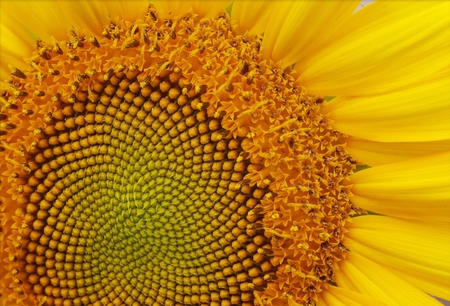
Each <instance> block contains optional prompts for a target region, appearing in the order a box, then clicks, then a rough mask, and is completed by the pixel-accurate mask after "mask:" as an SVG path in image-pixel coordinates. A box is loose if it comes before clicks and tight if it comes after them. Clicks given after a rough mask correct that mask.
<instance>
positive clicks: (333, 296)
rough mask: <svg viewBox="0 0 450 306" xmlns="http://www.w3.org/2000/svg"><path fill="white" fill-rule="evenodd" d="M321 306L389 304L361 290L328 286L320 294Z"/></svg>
mask: <svg viewBox="0 0 450 306" xmlns="http://www.w3.org/2000/svg"><path fill="white" fill-rule="evenodd" d="M318 305H320V306H367V305H371V306H387V304H385V303H383V302H381V301H379V300H377V299H376V298H374V297H371V296H368V295H365V294H361V293H359V292H356V291H353V290H348V289H345V288H340V287H336V286H328V287H327V289H326V290H324V291H323V292H322V294H321V295H320V296H319V303H318Z"/></svg>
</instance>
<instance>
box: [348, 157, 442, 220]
mask: <svg viewBox="0 0 450 306" xmlns="http://www.w3.org/2000/svg"><path fill="white" fill-rule="evenodd" d="M351 180H352V183H353V188H352V192H353V194H354V196H353V197H352V201H353V202H354V203H355V204H356V205H358V206H360V207H362V208H364V209H366V210H369V211H372V212H375V213H379V214H385V215H389V216H397V217H400V218H406V219H415V220H429V221H445V222H449V221H450V220H449V219H450V205H449V203H450V152H449V151H446V152H442V153H436V154H432V155H426V156H421V157H418V158H413V159H409V160H406V161H403V162H398V163H393V164H387V165H383V166H378V167H373V168H370V169H366V170H363V171H360V172H357V173H355V174H354V175H352V176H351Z"/></svg>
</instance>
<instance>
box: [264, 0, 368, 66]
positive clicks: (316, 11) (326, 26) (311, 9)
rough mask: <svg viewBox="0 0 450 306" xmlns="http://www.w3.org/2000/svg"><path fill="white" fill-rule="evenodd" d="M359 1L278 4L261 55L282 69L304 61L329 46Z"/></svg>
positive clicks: (273, 11)
mask: <svg viewBox="0 0 450 306" xmlns="http://www.w3.org/2000/svg"><path fill="white" fill-rule="evenodd" d="M359 2H360V1H353V0H352V1H335V0H330V1H275V2H274V3H273V6H272V7H271V10H272V14H271V16H270V27H267V29H266V32H265V33H264V39H263V43H262V53H263V55H264V56H265V57H266V58H267V59H272V60H273V61H274V62H278V61H281V62H282V65H283V67H288V66H290V65H292V64H294V63H296V62H297V63H299V62H302V61H303V60H304V59H305V58H308V57H311V55H312V54H314V53H315V52H317V50H319V49H320V48H319V46H321V45H322V44H325V43H328V40H329V39H330V37H332V36H333V34H334V33H335V32H337V31H338V29H339V28H340V26H341V25H342V24H344V22H345V21H346V20H347V19H348V18H349V17H350V16H351V14H352V13H353V11H354V10H355V9H356V7H357V6H358V4H359Z"/></svg>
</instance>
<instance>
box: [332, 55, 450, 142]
mask: <svg viewBox="0 0 450 306" xmlns="http://www.w3.org/2000/svg"><path fill="white" fill-rule="evenodd" d="M449 58H450V56H449ZM449 101H450V79H449V77H448V75H443V76H442V77H440V78H438V79H435V80H433V81H432V82H427V83H424V84H421V85H418V86H415V87H412V88H408V89H407V90H402V91H398V92H393V93H390V94H386V95H381V96H371V97H358V98H346V97H338V98H336V99H333V100H332V101H330V103H328V104H327V105H326V106H325V107H324V109H323V112H324V113H326V114H327V116H328V119H329V120H331V125H332V126H333V127H334V128H335V129H337V130H338V131H340V132H342V133H345V134H347V135H351V136H355V137H358V138H363V139H368V140H374V141H380V142H419V141H435V140H444V139H450V107H449Z"/></svg>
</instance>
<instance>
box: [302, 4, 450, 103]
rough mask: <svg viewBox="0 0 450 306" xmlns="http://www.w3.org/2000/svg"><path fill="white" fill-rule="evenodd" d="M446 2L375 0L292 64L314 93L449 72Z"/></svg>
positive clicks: (348, 92)
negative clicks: (309, 54)
mask: <svg viewBox="0 0 450 306" xmlns="http://www.w3.org/2000/svg"><path fill="white" fill-rule="evenodd" d="M449 37H450V2H448V1H407V2H406V1H377V2H374V3H372V4H370V5H368V6H367V7H365V8H363V9H362V10H360V11H358V12H357V13H356V14H354V15H353V16H352V18H350V19H349V20H348V21H347V22H346V23H345V24H344V25H343V27H342V30H340V31H339V32H338V33H336V34H335V35H334V36H333V37H332V38H331V39H330V40H329V41H328V42H327V44H326V45H324V46H323V48H319V49H317V50H316V52H315V53H313V54H311V56H310V57H308V58H303V59H301V60H300V58H299V61H298V63H297V65H296V67H295V68H296V69H297V70H298V71H300V72H301V73H302V76H301V81H302V83H303V85H304V86H305V87H306V88H307V89H308V91H309V92H310V93H312V94H318V95H328V96H361V95H377V94H382V93H386V92H391V91H394V90H398V89H401V88H409V89H412V88H413V86H415V85H420V84H422V82H424V81H426V80H429V79H430V78H433V77H434V76H435V75H436V73H439V72H442V71H445V72H446V73H448V72H449V70H448V69H449V66H450V57H449V56H448V54H449V53H450V40H449V39H448V38H449Z"/></svg>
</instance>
